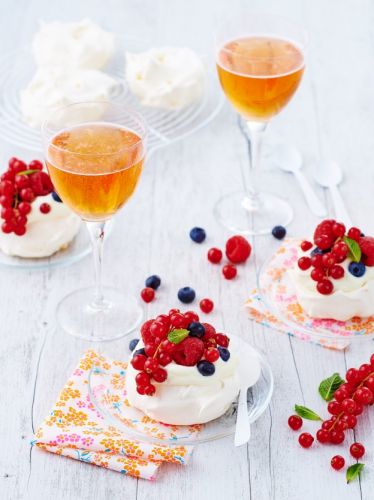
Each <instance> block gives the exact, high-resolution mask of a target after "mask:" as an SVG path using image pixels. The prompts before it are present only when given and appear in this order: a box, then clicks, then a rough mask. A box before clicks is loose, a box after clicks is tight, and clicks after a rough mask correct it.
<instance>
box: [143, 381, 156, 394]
mask: <svg viewBox="0 0 374 500" xmlns="http://www.w3.org/2000/svg"><path fill="white" fill-rule="evenodd" d="M155 392H156V387H155V386H154V385H153V384H149V385H146V386H145V387H144V394H145V395H146V396H153V394H154V393H155Z"/></svg>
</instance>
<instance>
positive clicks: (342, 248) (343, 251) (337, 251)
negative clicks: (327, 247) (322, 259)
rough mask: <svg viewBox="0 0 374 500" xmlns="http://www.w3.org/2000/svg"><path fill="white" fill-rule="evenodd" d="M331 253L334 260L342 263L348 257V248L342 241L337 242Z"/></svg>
mask: <svg viewBox="0 0 374 500" xmlns="http://www.w3.org/2000/svg"><path fill="white" fill-rule="evenodd" d="M331 251H332V253H333V254H334V255H335V258H337V259H339V261H340V262H342V260H344V259H345V258H346V257H347V255H348V246H347V244H346V243H344V241H339V242H338V243H335V245H334V246H333V247H332V250H331ZM340 259H342V260H340Z"/></svg>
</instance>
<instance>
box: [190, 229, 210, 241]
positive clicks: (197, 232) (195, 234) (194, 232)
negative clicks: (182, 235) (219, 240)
mask: <svg viewBox="0 0 374 500" xmlns="http://www.w3.org/2000/svg"><path fill="white" fill-rule="evenodd" d="M190 238H191V240H192V241H194V242H195V243H202V242H203V241H204V240H205V238H206V233H205V231H204V229H203V228H202V227H193V228H192V229H191V231H190Z"/></svg>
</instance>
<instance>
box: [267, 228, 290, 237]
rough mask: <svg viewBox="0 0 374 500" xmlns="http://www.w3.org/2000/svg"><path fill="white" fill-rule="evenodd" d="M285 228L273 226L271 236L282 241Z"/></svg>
mask: <svg viewBox="0 0 374 500" xmlns="http://www.w3.org/2000/svg"><path fill="white" fill-rule="evenodd" d="M286 232H287V231H286V228H285V227H283V226H275V227H273V229H272V231H271V234H272V235H273V236H274V238H276V239H277V240H283V238H284V237H285V236H286Z"/></svg>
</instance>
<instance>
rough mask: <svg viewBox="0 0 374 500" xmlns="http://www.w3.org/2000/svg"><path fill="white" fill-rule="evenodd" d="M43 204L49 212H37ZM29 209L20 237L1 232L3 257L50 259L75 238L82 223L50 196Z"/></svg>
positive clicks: (0, 242)
mask: <svg viewBox="0 0 374 500" xmlns="http://www.w3.org/2000/svg"><path fill="white" fill-rule="evenodd" d="M42 203H49V204H50V205H51V211H50V212H49V213H47V214H42V213H41V212H40V210H39V207H40V205H41V204H42ZM31 206H32V210H31V212H30V213H29V214H28V216H27V225H26V233H25V234H24V235H23V236H17V235H16V234H14V233H10V234H5V233H3V232H2V231H0V250H2V251H3V252H4V253H5V254H7V255H12V256H16V257H24V258H40V257H49V256H50V255H53V254H54V253H56V252H58V251H59V250H61V249H63V248H65V247H67V246H68V245H69V243H71V241H72V240H73V239H74V237H75V236H76V235H77V233H78V231H79V227H80V224H81V221H80V219H79V217H78V216H77V215H75V214H74V213H73V212H72V211H71V210H70V209H69V208H68V207H67V206H66V205H64V204H63V203H59V202H56V201H55V200H54V199H53V198H52V195H48V196H39V197H38V198H36V200H35V201H34V202H33V203H32V204H31Z"/></svg>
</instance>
